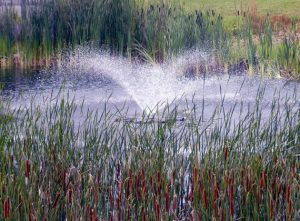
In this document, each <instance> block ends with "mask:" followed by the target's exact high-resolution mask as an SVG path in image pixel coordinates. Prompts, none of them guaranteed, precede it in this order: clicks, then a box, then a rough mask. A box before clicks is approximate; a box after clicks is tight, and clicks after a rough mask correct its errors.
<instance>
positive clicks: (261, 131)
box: [0, 89, 300, 221]
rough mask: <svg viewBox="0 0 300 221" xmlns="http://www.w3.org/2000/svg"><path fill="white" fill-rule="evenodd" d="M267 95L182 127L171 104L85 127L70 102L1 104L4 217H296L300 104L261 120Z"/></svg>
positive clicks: (190, 119) (196, 112)
mask: <svg viewBox="0 0 300 221" xmlns="http://www.w3.org/2000/svg"><path fill="white" fill-rule="evenodd" d="M263 94H264V90H263V89H261V90H259V91H258V93H257V97H256V104H255V105H254V106H253V108H249V107H248V106H247V104H244V105H242V104H241V106H239V104H238V103H236V104H233V105H232V107H231V108H230V110H229V111H228V110H227V111H226V110H225V108H224V107H223V106H222V102H221V103H220V106H219V107H217V108H216V109H215V111H214V112H213V113H212V114H211V118H210V119H206V120H205V121H204V119H203V115H202V114H201V112H202V113H203V111H202V110H201V109H202V107H200V106H192V107H190V108H192V109H191V110H192V111H191V114H189V115H187V116H185V121H183V122H182V121H180V122H178V121H176V119H177V118H178V116H177V113H178V112H177V109H176V108H171V107H170V106H167V107H165V108H164V110H161V113H163V114H162V115H161V114H160V115H155V116H154V118H153V116H150V115H148V114H144V115H143V117H142V118H141V119H142V120H141V121H137V122H135V121H134V120H129V121H128V120H126V117H127V114H126V108H125V109H124V110H118V111H116V112H114V111H109V110H107V109H104V111H103V112H102V113H101V112H100V113H98V115H97V114H96V113H92V112H89V113H86V114H82V116H83V117H84V119H85V120H83V121H82V124H81V125H80V127H78V126H76V124H75V122H74V118H73V117H74V113H75V112H76V109H77V111H78V112H80V106H76V105H75V104H74V102H73V100H72V99H69V98H67V97H66V98H65V99H64V100H56V102H53V103H52V105H51V106H50V105H49V104H48V105H47V104H43V106H42V107H39V106H34V105H31V106H30V107H28V108H27V109H22V110H19V111H18V110H17V111H14V112H10V111H8V110H9V104H8V103H7V102H4V101H1V103H0V108H1V113H5V114H1V115H0V121H1V123H0V162H1V165H0V190H1V191H0V212H1V213H0V214H1V220H66V219H68V220H92V221H95V220H142V221H145V220H157V221H159V220H238V219H245V220H250V219H251V220H275V219H279V220H297V219H299V218H300V217H299V212H300V211H299V207H300V200H299V197H300V195H299V193H300V191H299V188H300V174H299V171H300V162H299V146H300V143H299V142H300V139H299V138H300V134H299V132H300V107H299V102H297V101H298V100H297V98H296V97H293V96H292V97H290V98H286V97H284V96H282V97H281V98H278V96H277V97H276V96H274V100H273V101H270V102H271V106H272V107H271V109H270V115H269V117H268V118H267V119H264V118H263V117H262V116H263V106H264V105H262V102H261V100H262V97H263ZM277 95H279V94H277ZM275 97H276V98H275ZM52 101H55V99H54V100H52ZM280 102H283V104H284V108H283V106H281V105H280ZM280 106H281V107H280ZM199 108H200V109H199ZM203 108H204V107H203ZM240 110H243V111H241V112H240ZM232 112H238V113H241V115H240V116H239V117H238V119H237V120H235V121H233V119H232ZM153 119H155V120H153ZM234 122H235V123H234Z"/></svg>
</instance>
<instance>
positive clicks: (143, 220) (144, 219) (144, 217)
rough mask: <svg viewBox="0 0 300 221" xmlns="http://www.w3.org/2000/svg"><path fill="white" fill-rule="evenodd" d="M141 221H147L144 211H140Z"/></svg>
mask: <svg viewBox="0 0 300 221" xmlns="http://www.w3.org/2000/svg"><path fill="white" fill-rule="evenodd" d="M142 221H147V219H146V212H145V209H144V208H143V209H142Z"/></svg>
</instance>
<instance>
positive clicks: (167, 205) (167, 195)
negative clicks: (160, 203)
mask: <svg viewBox="0 0 300 221" xmlns="http://www.w3.org/2000/svg"><path fill="white" fill-rule="evenodd" d="M165 210H166V212H169V193H168V192H165Z"/></svg>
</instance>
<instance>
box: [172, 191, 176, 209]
mask: <svg viewBox="0 0 300 221" xmlns="http://www.w3.org/2000/svg"><path fill="white" fill-rule="evenodd" d="M176 209H177V196H176V194H175V195H174V196H173V202H172V212H173V213H174V214H175V213H176Z"/></svg>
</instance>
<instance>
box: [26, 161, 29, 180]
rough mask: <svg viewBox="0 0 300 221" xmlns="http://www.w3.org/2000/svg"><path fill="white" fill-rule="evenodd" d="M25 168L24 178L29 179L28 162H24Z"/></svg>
mask: <svg viewBox="0 0 300 221" xmlns="http://www.w3.org/2000/svg"><path fill="white" fill-rule="evenodd" d="M25 166H26V168H25V177H26V178H27V179H29V174H30V162H29V160H26V165H25Z"/></svg>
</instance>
